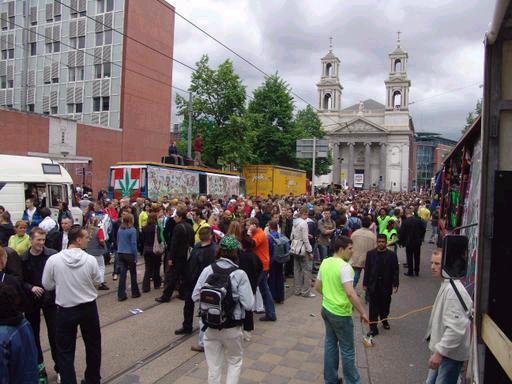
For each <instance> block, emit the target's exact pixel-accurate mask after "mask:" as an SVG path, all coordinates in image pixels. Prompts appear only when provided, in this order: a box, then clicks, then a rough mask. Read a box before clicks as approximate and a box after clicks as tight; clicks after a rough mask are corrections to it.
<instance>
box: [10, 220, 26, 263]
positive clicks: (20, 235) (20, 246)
mask: <svg viewBox="0 0 512 384" xmlns="http://www.w3.org/2000/svg"><path fill="white" fill-rule="evenodd" d="M14 229H15V230H16V234H15V235H12V236H11V237H9V243H8V247H9V248H12V249H14V250H15V251H16V253H17V254H18V255H22V254H24V253H25V252H26V251H27V250H28V249H29V248H30V237H29V236H28V235H27V233H26V232H27V223H26V222H25V221H23V220H18V221H17V222H16V225H15V226H14Z"/></svg>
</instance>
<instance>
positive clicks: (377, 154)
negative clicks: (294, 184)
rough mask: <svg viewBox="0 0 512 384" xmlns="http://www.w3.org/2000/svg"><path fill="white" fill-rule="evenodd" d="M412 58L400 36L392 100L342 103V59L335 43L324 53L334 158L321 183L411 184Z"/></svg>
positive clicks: (389, 84)
mask: <svg viewBox="0 0 512 384" xmlns="http://www.w3.org/2000/svg"><path fill="white" fill-rule="evenodd" d="M407 59H408V55H407V52H405V51H403V50H402V49H401V48H400V41H398V44H397V47H396V49H395V50H394V51H393V52H392V53H390V54H389V60H390V68H389V69H390V72H389V78H388V79H387V80H386V81H385V86H386V105H384V104H381V103H379V102H377V101H375V100H373V99H368V100H365V101H361V102H360V103H359V104H356V105H353V106H350V107H348V108H345V109H342V108H341V104H342V103H341V95H342V90H343V87H342V86H341V83H340V81H339V68H340V67H339V63H340V60H339V59H338V58H337V57H336V56H335V55H334V53H333V52H332V49H331V50H330V51H329V53H328V54H327V55H326V56H324V57H323V58H322V60H321V62H322V76H321V79H320V82H319V83H318V84H317V88H318V92H319V110H320V113H319V116H320V119H321V121H322V125H323V128H324V130H325V131H326V133H327V138H328V139H329V141H330V144H331V148H332V153H333V160H334V164H333V166H332V172H331V174H330V175H327V176H324V177H322V178H320V180H317V182H316V184H317V185H318V184H328V183H331V182H334V183H335V184H341V185H344V186H350V187H356V188H364V189H370V188H378V189H381V190H391V191H407V190H409V189H410V187H411V181H412V177H413V174H414V172H413V171H412V169H411V166H410V165H411V163H412V162H411V158H412V137H413V132H414V127H413V124H412V119H411V117H410V115H409V88H410V85H411V82H410V80H408V78H407Z"/></svg>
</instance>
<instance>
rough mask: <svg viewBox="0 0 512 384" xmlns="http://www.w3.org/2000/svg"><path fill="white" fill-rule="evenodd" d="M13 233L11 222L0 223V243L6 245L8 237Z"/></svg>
mask: <svg viewBox="0 0 512 384" xmlns="http://www.w3.org/2000/svg"><path fill="white" fill-rule="evenodd" d="M14 234H15V231H14V227H13V226H12V224H11V223H7V224H0V245H1V246H2V247H7V244H8V243H9V237H11V236H12V235H14Z"/></svg>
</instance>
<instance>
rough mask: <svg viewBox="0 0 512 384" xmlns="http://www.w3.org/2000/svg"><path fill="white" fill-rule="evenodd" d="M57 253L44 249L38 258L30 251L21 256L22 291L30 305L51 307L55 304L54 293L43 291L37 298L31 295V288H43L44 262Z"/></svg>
mask: <svg viewBox="0 0 512 384" xmlns="http://www.w3.org/2000/svg"><path fill="white" fill-rule="evenodd" d="M56 253H57V252H56V251H55V250H53V249H50V248H47V247H44V249H43V253H41V254H40V255H39V256H33V255H31V254H30V249H29V250H28V251H26V252H25V253H24V254H23V255H22V256H21V262H22V265H23V289H24V290H25V293H26V294H27V297H28V299H29V302H31V304H32V305H53V304H55V291H51V292H48V291H45V294H44V295H43V296H42V297H40V298H37V297H36V296H35V295H34V294H33V293H32V287H34V286H36V287H41V288H42V287H43V283H42V279H43V270H44V266H45V265H46V262H47V261H48V259H49V258H50V256H52V255H55V254H56Z"/></svg>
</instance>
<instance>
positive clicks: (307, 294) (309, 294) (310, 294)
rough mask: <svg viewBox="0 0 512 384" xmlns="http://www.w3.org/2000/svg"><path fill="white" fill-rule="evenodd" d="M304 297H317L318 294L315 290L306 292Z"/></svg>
mask: <svg viewBox="0 0 512 384" xmlns="http://www.w3.org/2000/svg"><path fill="white" fill-rule="evenodd" d="M302 297H316V295H315V294H314V293H313V292H309V293H306V294H305V295H302Z"/></svg>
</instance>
